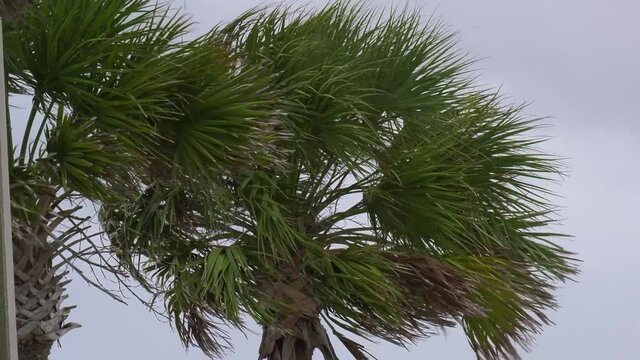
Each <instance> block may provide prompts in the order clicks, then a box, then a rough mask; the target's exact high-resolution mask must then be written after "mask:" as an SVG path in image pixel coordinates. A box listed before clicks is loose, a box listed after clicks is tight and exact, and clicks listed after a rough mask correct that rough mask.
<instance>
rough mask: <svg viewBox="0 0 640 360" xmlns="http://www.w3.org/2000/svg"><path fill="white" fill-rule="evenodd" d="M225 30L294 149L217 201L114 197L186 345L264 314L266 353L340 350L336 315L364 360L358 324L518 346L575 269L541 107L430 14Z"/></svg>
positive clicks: (161, 191) (141, 269)
mask: <svg viewBox="0 0 640 360" xmlns="http://www.w3.org/2000/svg"><path fill="white" fill-rule="evenodd" d="M209 36H210V38H211V39H216V41H219V42H220V43H221V44H225V46H226V48H227V50H228V51H229V52H230V53H231V54H232V55H233V56H234V58H235V59H237V64H240V65H238V66H239V67H240V68H242V69H252V70H255V71H256V74H257V75H256V76H259V77H260V78H263V79H265V82H264V86H265V87H266V88H267V89H268V91H270V92H271V94H272V95H273V98H271V99H270V100H269V103H270V104H272V106H273V107H274V108H276V109H278V114H277V116H276V118H277V119H278V124H279V125H277V128H278V129H279V131H280V132H281V133H284V134H288V137H287V138H284V139H281V140H280V141H279V142H278V148H279V149H281V150H282V151H283V152H282V157H281V159H282V160H283V163H282V164H280V165H281V166H280V167H278V168H268V169H261V170H258V171H247V172H244V173H242V174H241V176H237V175H236V174H229V175H228V176H223V177H222V178H223V179H222V182H221V183H222V185H223V186H222V187H220V188H217V190H218V191H220V193H219V196H218V197H215V196H214V198H211V197H210V196H209V195H215V194H211V193H208V194H207V193H203V192H198V193H194V192H191V191H189V190H190V189H185V188H183V187H180V186H178V187H175V186H167V185H165V184H161V183H157V184H158V185H160V184H161V185H160V186H153V187H149V188H147V189H146V191H144V192H141V193H140V195H139V196H137V197H134V198H131V199H130V201H125V202H119V203H117V204H115V206H108V207H107V206H104V207H103V208H102V212H101V221H102V223H103V225H104V226H105V229H106V230H107V232H108V234H109V237H110V239H111V241H112V244H114V247H115V248H116V250H117V253H118V254H119V256H120V260H121V261H122V262H123V263H125V264H129V267H130V268H131V269H133V271H135V272H137V273H138V278H139V279H140V280H141V281H143V282H144V283H146V284H147V286H148V287H149V288H153V289H154V291H155V292H157V293H159V294H162V295H163V296H164V299H165V305H166V307H167V310H168V311H169V313H170V314H171V316H172V317H173V319H174V324H175V326H176V329H177V330H178V333H179V334H180V336H181V339H182V340H183V342H185V344H193V345H196V346H199V347H200V348H202V349H203V350H204V351H205V352H207V353H208V354H211V355H221V354H222V352H223V350H224V349H225V348H226V346H227V345H229V339H228V337H227V336H226V332H225V327H224V325H231V326H234V327H238V328H243V326H244V323H243V318H244V316H245V315H248V316H250V317H252V318H253V319H254V320H256V321H257V322H258V323H259V324H261V325H263V327H264V333H263V340H262V344H261V347H260V349H259V353H260V357H261V358H268V359H273V360H276V359H306V358H310V356H311V353H312V352H313V349H318V350H320V351H321V352H322V353H323V355H324V357H325V358H326V359H335V358H336V354H335V352H334V350H333V348H332V346H331V343H330V341H329V338H328V335H327V334H326V332H325V330H324V327H323V326H322V325H321V322H320V320H321V319H322V320H323V321H324V322H325V324H327V326H328V327H329V328H330V329H331V330H332V331H333V332H334V334H335V335H336V336H337V337H338V338H339V339H340V340H341V341H342V342H343V343H344V344H345V346H346V347H347V349H349V351H350V352H351V353H352V355H353V356H354V357H355V358H357V359H366V358H367V356H368V355H367V353H366V351H365V349H364V347H363V346H362V345H360V344H359V343H357V342H355V341H354V340H352V339H350V338H348V337H347V336H345V335H344V334H345V333H351V334H355V335H359V336H362V337H365V338H379V339H383V340H386V341H389V342H391V343H394V344H397V345H406V344H408V343H412V342H415V341H417V340H418V339H420V338H422V337H425V336H429V335H431V334H433V333H435V332H437V331H438V330H439V329H440V328H442V327H447V326H453V325H455V324H462V326H463V327H464V330H465V332H466V334H467V336H468V338H469V342H470V344H471V346H472V347H473V349H474V350H475V351H476V353H477V355H478V357H479V358H483V359H502V358H505V359H507V358H518V351H517V349H518V347H525V348H526V346H527V345H528V344H529V343H530V340H531V336H532V334H535V333H537V332H539V331H540V328H541V326H542V325H544V324H548V323H549V322H550V321H549V319H548V318H547V316H546V315H545V311H546V310H548V309H551V308H554V306H555V302H554V298H553V295H552V290H553V288H554V285H553V284H554V283H555V282H556V281H563V280H565V279H567V277H568V276H570V275H571V274H573V273H574V271H575V269H574V267H573V262H572V260H573V259H572V258H571V254H570V253H569V252H567V251H565V250H564V249H563V248H561V247H559V246H557V245H556V244H554V242H552V240H553V239H554V238H555V237H556V236H557V234H554V233H551V232H549V231H548V230H545V229H546V228H547V226H548V225H550V224H552V223H553V222H554V220H553V219H554V217H553V215H554V213H553V210H554V209H553V207H552V205H551V204H550V203H549V201H548V197H549V196H550V195H551V194H550V193H549V192H548V191H547V190H546V188H545V187H544V181H547V180H551V179H553V178H554V177H555V176H556V175H557V173H558V171H557V168H558V164H557V163H556V160H555V159H554V158H552V157H550V156H547V155H545V154H543V153H540V152H538V151H537V150H536V149H535V146H536V145H537V144H538V143H539V142H540V141H541V140H540V139H537V138H535V137H532V135H530V134H531V131H532V130H533V129H534V128H535V127H536V126H537V121H536V120H531V119H527V118H526V117H523V116H522V115H521V114H520V111H521V108H520V107H514V106H509V105H505V104H504V103H503V102H502V101H501V100H500V98H499V97H498V95H496V94H495V93H494V92H491V91H486V90H480V89H478V88H477V87H475V86H474V85H473V83H472V82H471V81H470V80H469V79H470V74H469V67H468V65H469V63H468V61H466V60H465V59H464V57H463V56H461V54H459V53H458V52H456V51H455V50H453V49H454V41H453V37H452V35H451V34H449V33H448V32H447V31H445V29H444V28H443V27H442V26H441V25H440V24H439V23H437V22H433V21H430V22H428V23H427V24H423V23H422V22H421V19H420V17H419V16H418V15H417V14H416V13H411V12H406V11H405V12H402V11H401V12H392V13H391V14H386V15H384V14H381V13H378V12H375V11H370V10H368V9H367V8H365V7H363V6H357V5H356V6H353V5H349V4H345V3H337V4H334V5H329V6H327V7H325V8H323V9H321V10H318V11H310V12H307V11H305V10H301V11H296V10H291V9H288V8H270V9H264V10H254V11H251V12H248V13H246V14H244V15H243V16H241V17H240V18H238V19H236V20H235V21H233V22H231V23H229V24H228V25H225V26H221V27H218V28H215V29H214V30H213V31H212V32H211V33H210V35H209ZM247 71H248V70H247ZM212 200H213V201H214V202H216V203H217V204H219V206H221V207H220V208H219V209H220V211H218V212H211V211H208V212H206V211H204V210H203V209H208V207H207V205H208V204H209V202H211V201H212ZM219 200H221V201H219Z"/></svg>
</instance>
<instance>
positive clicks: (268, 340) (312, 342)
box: [260, 318, 337, 360]
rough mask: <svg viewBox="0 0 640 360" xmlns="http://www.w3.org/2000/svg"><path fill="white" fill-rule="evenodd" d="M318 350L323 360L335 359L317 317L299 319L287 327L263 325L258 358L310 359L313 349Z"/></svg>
mask: <svg viewBox="0 0 640 360" xmlns="http://www.w3.org/2000/svg"><path fill="white" fill-rule="evenodd" d="M315 349H318V350H320V352H322V355H323V356H324V359H325V360H336V359H337V358H336V355H335V353H334V350H333V346H332V345H331V342H330V340H329V336H328V335H327V332H326V331H325V329H324V327H323V326H322V324H321V323H320V320H319V319H317V318H316V319H299V320H298V321H297V322H296V324H295V325H294V326H292V327H291V328H289V329H286V330H285V329H282V328H280V327H279V326H271V325H268V326H264V327H263V333H262V343H261V344H260V359H268V360H311V358H312V356H313V351H314V350H315Z"/></svg>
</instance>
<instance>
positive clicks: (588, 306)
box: [53, 0, 640, 360]
mask: <svg viewBox="0 0 640 360" xmlns="http://www.w3.org/2000/svg"><path fill="white" fill-rule="evenodd" d="M370 2H371V3H372V4H376V5H378V6H384V5H385V4H388V3H390V2H385V1H381V0H378V1H370ZM259 3H260V2H259V1H254V0H233V1H222V0H218V1H215V0H187V1H186V2H185V1H184V0H178V1H175V4H176V5H180V6H184V5H185V4H186V11H187V12H188V13H190V14H192V15H193V16H194V19H195V20H196V21H198V22H199V23H200V25H199V29H201V30H204V29H206V28H208V27H210V26H211V25H212V24H214V23H217V22H219V21H226V20H230V19H232V18H233V17H234V16H235V15H237V14H239V13H240V12H242V11H244V10H246V9H248V8H250V7H252V6H255V5H258V4H259ZM309 3H319V1H318V2H314V1H309ZM402 4H404V2H402ZM410 4H412V5H419V6H421V7H422V8H423V13H424V15H425V17H427V16H429V15H431V13H433V12H434V11H435V14H436V16H437V17H438V18H441V19H443V20H444V21H445V22H446V23H447V24H449V25H450V27H451V29H454V30H460V35H459V44H460V45H459V47H460V48H461V49H463V50H465V51H468V52H469V53H470V54H471V55H472V56H473V57H475V58H478V59H482V60H481V61H480V62H479V63H478V64H477V65H476V68H477V69H478V70H479V73H480V74H481V76H480V82H481V83H483V84H487V85H491V86H495V87H497V86H501V87H502V92H503V93H504V94H506V95H508V96H510V97H511V99H513V101H514V102H523V101H527V102H532V104H531V106H529V108H528V110H527V112H528V113H530V114H535V115H539V116H551V118H550V119H549V120H548V123H549V124H551V126H550V127H548V128H546V129H544V132H545V134H546V135H549V136H552V138H553V139H552V140H551V141H550V142H549V143H547V145H546V148H545V149H546V150H547V151H550V152H552V153H554V154H558V155H561V156H565V157H567V158H568V160H567V162H566V163H567V166H568V171H569V177H568V178H567V179H566V180H565V181H564V182H562V183H561V184H560V185H559V186H558V192H559V193H560V194H561V195H562V197H563V198H562V199H560V200H559V204H561V205H562V206H563V207H564V210H563V213H562V215H563V217H564V218H566V219H567V220H566V221H565V226H564V227H563V231H564V232H567V233H570V234H572V235H574V236H575V238H574V239H573V240H570V241H567V242H566V243H565V245H566V246H567V247H568V248H570V249H572V250H574V251H577V252H578V254H579V257H580V258H581V259H582V260H583V261H584V263H583V264H582V266H581V271H582V273H581V275H580V276H579V277H578V278H577V280H578V282H577V283H571V284H567V285H565V286H563V288H562V289H561V290H560V291H559V301H560V304H561V306H562V308H561V309H560V310H559V311H557V312H555V313H553V314H551V316H552V318H553V319H554V321H555V322H556V324H557V325H556V326H555V327H548V328H545V329H544V333H543V334H542V335H540V336H538V338H537V341H536V343H535V344H534V347H533V349H532V352H531V353H529V354H527V355H525V359H529V360H532V359H581V360H601V359H616V360H635V359H640V346H638V345H637V341H638V339H639V338H640V307H639V306H638V304H640V280H639V277H638V274H640V262H639V261H638V260H637V259H636V256H637V254H638V250H639V249H640V245H637V244H636V241H638V240H639V239H640V236H639V235H640V228H639V227H638V226H637V224H635V221H638V215H640V212H639V210H638V204H640V190H638V188H637V186H636V184H637V179H638V177H640V170H638V166H637V165H638V160H637V159H638V156H640V116H639V115H638V110H637V105H638V103H639V102H640V88H639V87H638V84H640V70H639V69H638V68H637V67H638V66H640V40H639V39H638V35H639V34H640V22H638V21H637V16H638V14H640V2H637V1H631V0H630V1H623V0H610V1H603V0H601V1H593V0H564V1H553V0H538V1H527V2H524V1H513V0H475V1H462V0H449V1H443V2H437V1H427V0H422V1H410ZM634 165H635V166H634ZM68 289H69V294H70V298H69V300H68V303H70V304H71V303H73V304H77V305H78V308H77V309H76V310H74V311H73V313H72V315H71V320H72V321H75V322H79V323H82V324H83V327H82V328H80V329H78V330H74V331H72V332H71V333H69V334H68V335H66V336H65V337H64V338H63V339H62V348H56V349H55V350H54V352H53V360H69V359H94V360H113V359H123V360H130V359H131V360H133V359H154V360H169V359H171V360H178V359H189V360H199V359H205V357H204V356H203V355H202V354H201V353H200V352H199V350H197V349H191V350H190V351H188V352H185V351H184V349H183V348H182V347H181V345H180V342H179V341H178V338H177V336H176V335H175V334H173V333H172V331H171V329H170V327H169V325H168V324H165V323H161V322H159V321H158V320H157V319H156V318H155V317H154V316H153V315H151V314H150V313H148V312H146V310H145V309H144V308H143V307H142V306H141V305H138V304H137V303H135V302H133V301H132V302H131V305H129V306H128V307H125V306H123V305H119V304H117V303H114V302H113V301H111V300H110V299H109V298H107V297H106V296H104V295H103V294H102V293H100V292H98V291H97V290H95V289H92V288H89V287H87V286H86V285H85V284H84V283H83V282H82V281H81V280H77V281H74V282H73V283H71V284H70V285H69V286H68ZM256 330H257V329H256ZM233 340H234V345H235V347H236V349H235V353H231V354H229V355H228V357H227V358H228V359H255V358H256V357H257V356H256V354H257V346H258V342H259V337H258V335H254V334H247V338H245V337H244V336H243V335H242V334H235V333H234V337H233ZM372 348H373V350H374V353H375V355H377V356H378V357H379V358H380V359H390V358H394V357H395V358H402V359H425V358H429V359H447V360H465V359H473V355H472V352H471V351H470V350H469V347H468V345H467V344H466V340H465V339H464V336H463V335H462V333H461V331H460V330H458V329H454V330H451V331H449V332H448V334H447V335H446V336H439V337H434V338H431V339H428V340H425V341H423V342H422V343H420V344H419V345H418V346H415V347H413V348H411V349H410V352H406V350H404V349H401V348H397V347H394V346H392V345H384V344H381V345H375V346H373V347H372ZM343 354H344V352H343ZM345 358H348V357H345Z"/></svg>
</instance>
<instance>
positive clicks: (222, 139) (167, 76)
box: [1, 0, 277, 360]
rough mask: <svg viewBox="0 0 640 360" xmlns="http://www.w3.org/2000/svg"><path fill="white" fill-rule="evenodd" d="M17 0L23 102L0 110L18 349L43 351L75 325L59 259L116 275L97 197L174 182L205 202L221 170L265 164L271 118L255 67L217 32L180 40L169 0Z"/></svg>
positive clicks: (14, 26)
mask: <svg viewBox="0 0 640 360" xmlns="http://www.w3.org/2000/svg"><path fill="white" fill-rule="evenodd" d="M18 3H20V4H18ZM26 3H27V2H15V1H14V2H2V3H1V5H2V13H3V15H4V14H7V13H10V14H11V15H12V16H10V17H8V18H7V19H5V24H4V25H5V31H4V32H5V41H4V44H5V62H6V70H7V78H8V89H9V93H10V103H11V104H12V106H20V105H21V104H25V103H26V104H28V105H29V106H30V111H29V112H28V115H26V114H23V113H22V112H20V111H18V110H16V109H15V108H13V107H12V109H11V111H7V113H8V115H13V116H10V119H11V124H13V127H14V128H15V131H13V136H12V137H13V139H10V140H11V141H12V144H11V146H10V147H11V148H12V149H13V151H12V157H13V160H14V162H13V164H11V168H10V178H11V200H12V220H13V244H14V254H15V256H14V263H15V272H16V277H15V285H16V305H17V317H18V319H17V326H18V340H19V352H20V359H21V360H30V359H45V358H47V356H48V354H49V350H50V348H51V345H52V344H53V342H55V341H57V340H59V339H60V337H61V336H62V335H64V334H65V333H66V332H67V331H69V330H71V329H73V328H74V327H77V325H76V324H74V323H71V322H67V321H66V319H67V316H68V314H69V311H70V310H71V308H72V307H64V306H63V305H62V302H63V300H64V299H65V298H66V297H67V295H66V294H65V289H64V286H65V284H66V283H67V282H68V281H69V280H66V279H65V277H66V274H67V272H68V271H74V270H75V271H78V272H79V274H80V276H82V277H84V278H85V279H86V280H88V281H90V282H92V283H94V285H96V286H99V284H97V283H95V281H94V280H92V278H91V277H89V276H87V275H85V274H84V273H83V272H82V269H83V267H82V265H81V264H78V263H77V261H84V262H85V264H86V265H89V266H91V267H93V268H96V270H100V269H101V270H105V269H106V270H108V271H112V272H114V273H115V274H116V275H118V276H119V275H122V272H123V270H122V269H121V268H119V267H118V265H117V264H116V263H114V262H113V261H110V260H109V256H110V255H109V253H110V250H109V249H108V248H102V247H100V244H101V243H100V241H97V239H99V238H100V237H102V236H103V233H102V232H101V231H100V230H97V231H96V230H94V229H95V228H96V227H95V226H92V225H91V223H92V215H94V214H95V213H94V206H101V205H112V204H118V203H120V202H122V201H126V200H128V199H129V198H130V197H132V196H136V195H137V194H138V193H139V192H140V191H151V189H153V188H154V187H156V186H159V185H157V184H161V186H169V187H170V186H173V184H179V185H180V187H181V188H183V189H188V190H189V191H190V192H191V193H197V194H199V195H201V196H203V197H207V198H208V199H212V201H211V203H210V204H205V203H200V204H199V205H201V206H202V207H201V208H199V210H200V211H202V213H203V214H206V213H208V212H214V210H212V209H215V208H217V206H218V205H217V204H216V203H215V202H214V201H213V200H217V199H220V198H221V197H220V195H218V194H215V195H214V193H215V192H216V188H215V186H214V184H215V183H216V182H217V181H219V180H220V179H221V178H220V176H221V174H223V173H224V174H227V173H233V172H236V171H238V170H240V169H242V168H245V167H249V168H251V169H258V168H260V167H263V166H271V165H273V164H274V161H272V159H275V158H274V156H273V154H272V151H273V149H272V148H271V143H272V142H273V141H274V140H275V139H276V136H275V132H273V131H272V129H274V127H275V126H276V125H277V124H276V121H277V116H276V111H275V110H276V109H274V108H271V107H270V102H269V98H270V97H271V96H272V95H271V94H270V93H269V91H268V89H267V88H266V87H265V86H264V85H263V82H264V80H263V79H262V75H261V74H260V73H258V72H257V71H251V70H249V69H244V68H242V69H241V68H239V67H238V66H237V65H236V60H235V58H234V55H233V54H231V53H229V52H228V51H227V49H226V46H225V45H224V44H222V43H214V42H213V39H212V38H205V37H201V38H196V39H193V40H185V39H184V37H185V36H189V28H190V27H189V26H190V24H189V21H188V20H187V19H185V18H184V17H181V16H179V15H176V14H175V13H174V12H173V11H170V10H169V9H168V7H166V6H164V5H157V4H156V3H155V2H154V1H146V0H82V1H76V0H38V1H32V2H31V4H30V5H27V4H26ZM16 4H17V5H20V6H19V7H16ZM5 6H10V7H7V8H5ZM14 110H15V111H14ZM23 115H24V116H23ZM20 129H24V132H23V134H19V133H20ZM10 133H11V132H10ZM20 135H22V136H20ZM220 187H221V188H222V185H220ZM84 269H86V267H85V268H84Z"/></svg>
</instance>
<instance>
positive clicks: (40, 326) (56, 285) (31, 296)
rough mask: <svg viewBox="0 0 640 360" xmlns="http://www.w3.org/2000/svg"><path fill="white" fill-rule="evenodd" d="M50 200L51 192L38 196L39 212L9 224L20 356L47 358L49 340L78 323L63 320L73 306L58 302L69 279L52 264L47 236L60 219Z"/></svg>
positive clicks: (51, 248) (51, 198)
mask: <svg viewBox="0 0 640 360" xmlns="http://www.w3.org/2000/svg"><path fill="white" fill-rule="evenodd" d="M52 203H53V197H52V196H46V195H44V196H41V197H40V201H39V203H38V204H39V205H41V206H39V208H40V209H41V213H40V214H36V215H34V217H33V218H32V220H31V221H30V223H29V224H18V223H17V221H14V224H13V226H12V227H13V234H12V236H13V248H14V258H13V261H14V270H15V278H14V281H15V289H16V327H17V330H18V353H19V358H20V360H31V359H34V360H35V359H38V360H44V359H47V358H48V357H49V351H50V349H51V346H52V345H53V343H54V342H55V341H57V340H59V339H60V338H61V337H62V336H63V335H64V334H65V333H67V332H68V331H70V330H72V329H74V328H77V327H79V326H80V325H78V324H74V323H66V319H67V317H68V315H69V312H70V310H71V309H73V308H74V307H73V306H71V307H63V306H62V302H63V301H64V300H65V299H66V298H67V295H65V288H64V286H65V285H66V284H68V283H69V281H70V280H66V281H64V280H63V279H64V277H65V275H66V272H63V273H57V267H56V266H54V264H53V258H54V256H55V255H56V252H55V250H54V247H53V246H52V244H51V243H50V242H49V241H48V239H49V237H50V236H51V234H52V233H53V230H55V228H56V227H57V226H58V225H59V224H60V223H61V222H62V221H61V217H60V216H59V215H58V216H56V215H53V214H54V212H53V211H52V210H51V205H52Z"/></svg>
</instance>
